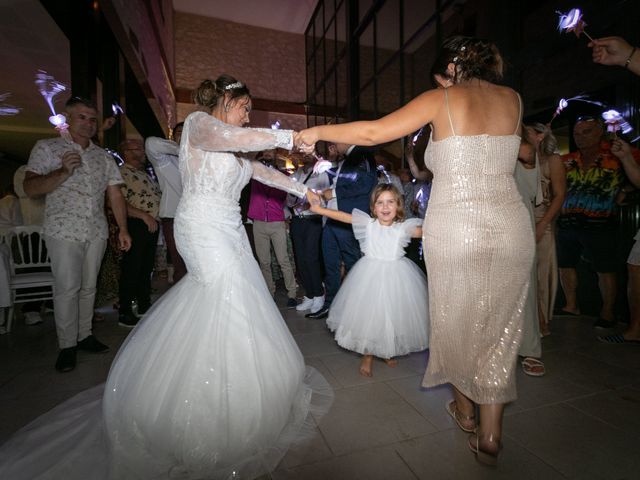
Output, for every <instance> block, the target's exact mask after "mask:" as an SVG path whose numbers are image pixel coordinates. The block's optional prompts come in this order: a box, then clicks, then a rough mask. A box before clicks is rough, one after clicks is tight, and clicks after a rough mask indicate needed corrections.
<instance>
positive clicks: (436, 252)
mask: <svg viewBox="0 0 640 480" xmlns="http://www.w3.org/2000/svg"><path fill="white" fill-rule="evenodd" d="M452 131H454V132H455V130H453V124H452ZM519 146H520V137H519V136H517V135H515V134H514V135H504V136H490V135H473V136H459V135H455V133H454V135H453V136H450V137H447V138H445V139H443V140H440V141H434V140H431V141H430V142H429V146H428V148H427V151H426V152H425V164H426V166H427V168H429V169H430V170H431V171H432V172H433V174H434V180H433V186H432V190H431V197H430V199H429V207H428V210H427V215H426V218H425V222H424V227H423V232H424V233H423V241H424V251H425V261H426V264H427V276H428V278H429V302H430V304H429V310H430V318H431V338H430V342H429V345H430V354H429V364H428V366H427V371H426V373H425V376H424V380H423V384H422V385H423V386H424V387H431V386H435V385H439V384H442V383H451V384H453V385H454V386H455V387H456V388H458V389H459V390H460V391H461V392H462V393H464V394H465V395H467V396H468V397H469V398H471V399H472V400H473V401H474V402H476V403H479V404H492V403H505V402H510V401H512V400H514V399H515V398H516V385H515V368H516V359H517V355H518V348H519V346H520V342H521V338H522V327H523V306H524V303H525V299H526V293H527V289H528V286H529V277H530V272H531V268H532V264H533V257H534V251H535V244H534V236H533V229H532V226H531V220H530V217H529V213H528V211H527V209H526V207H525V205H524V203H523V201H522V197H521V196H520V194H519V193H518V189H517V186H516V184H515V180H514V176H513V173H514V168H515V163H516V161H517V154H518V148H519Z"/></svg>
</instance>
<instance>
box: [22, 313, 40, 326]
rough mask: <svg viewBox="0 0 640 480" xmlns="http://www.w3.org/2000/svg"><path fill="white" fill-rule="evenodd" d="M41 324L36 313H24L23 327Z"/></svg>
mask: <svg viewBox="0 0 640 480" xmlns="http://www.w3.org/2000/svg"><path fill="white" fill-rule="evenodd" d="M39 323H42V317H41V316H40V314H39V313H38V312H24V324H25V325H38V324H39Z"/></svg>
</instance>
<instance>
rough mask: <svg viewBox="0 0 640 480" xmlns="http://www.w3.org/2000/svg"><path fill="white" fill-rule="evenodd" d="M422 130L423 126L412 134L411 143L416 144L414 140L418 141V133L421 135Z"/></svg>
mask: <svg viewBox="0 0 640 480" xmlns="http://www.w3.org/2000/svg"><path fill="white" fill-rule="evenodd" d="M422 130H424V127H422V128H421V129H420V130H418V132H417V133H416V134H415V135H414V136H413V138H412V139H411V143H412V144H413V145H415V144H416V142H417V141H418V138H420V135H422Z"/></svg>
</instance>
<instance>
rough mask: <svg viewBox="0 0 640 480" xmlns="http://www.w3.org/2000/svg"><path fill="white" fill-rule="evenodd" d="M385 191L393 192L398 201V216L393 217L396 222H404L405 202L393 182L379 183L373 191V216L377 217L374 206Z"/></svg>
mask: <svg viewBox="0 0 640 480" xmlns="http://www.w3.org/2000/svg"><path fill="white" fill-rule="evenodd" d="M383 192H391V193H392V194H393V196H394V197H395V198H396V203H397V204H398V209H397V210H396V218H394V219H393V221H394V222H404V219H405V213H404V202H403V201H402V195H401V194H400V192H399V191H398V189H397V188H396V186H395V185H393V184H391V183H379V184H378V185H376V186H375V188H374V189H373V191H372V192H371V200H370V202H369V209H370V210H371V215H373V218H377V217H376V214H375V212H374V207H375V205H376V202H377V201H378V198H379V197H380V195H382V193H383Z"/></svg>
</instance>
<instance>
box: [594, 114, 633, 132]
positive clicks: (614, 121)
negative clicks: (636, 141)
mask: <svg viewBox="0 0 640 480" xmlns="http://www.w3.org/2000/svg"><path fill="white" fill-rule="evenodd" d="M602 118H603V120H604V123H606V124H607V131H608V132H610V133H613V134H614V135H615V134H616V132H618V130H622V133H629V132H631V131H633V127H632V126H631V125H629V122H627V120H626V119H625V118H624V117H623V116H622V114H621V113H620V112H618V111H617V110H613V109H611V110H607V111H606V112H602Z"/></svg>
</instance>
